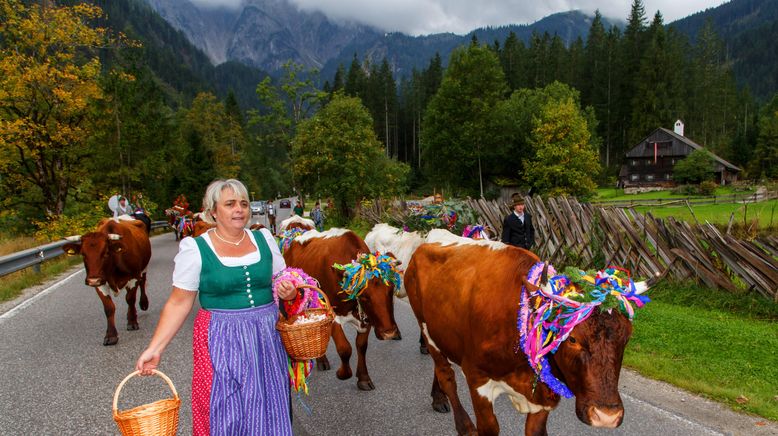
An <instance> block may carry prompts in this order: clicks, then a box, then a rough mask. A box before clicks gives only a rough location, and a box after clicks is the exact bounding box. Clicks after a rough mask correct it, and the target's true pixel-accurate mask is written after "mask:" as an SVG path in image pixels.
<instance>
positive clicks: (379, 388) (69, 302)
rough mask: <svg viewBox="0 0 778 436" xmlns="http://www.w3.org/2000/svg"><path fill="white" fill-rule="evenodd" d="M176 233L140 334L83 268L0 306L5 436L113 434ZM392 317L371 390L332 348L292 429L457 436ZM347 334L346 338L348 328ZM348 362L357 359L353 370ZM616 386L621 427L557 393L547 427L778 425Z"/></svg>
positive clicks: (635, 384) (165, 288) (721, 430)
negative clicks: (581, 411)
mask: <svg viewBox="0 0 778 436" xmlns="http://www.w3.org/2000/svg"><path fill="white" fill-rule="evenodd" d="M279 223H280V220H279ZM173 239H174V238H173V235H172V234H165V235H160V236H157V237H154V238H153V239H152V250H153V256H152V263H151V266H150V268H149V271H148V283H149V299H150V306H151V307H150V309H149V311H148V312H140V314H139V323H140V330H138V331H126V330H125V329H124V327H125V321H124V318H125V313H126V303H124V302H123V301H117V315H116V319H117V328H118V329H119V343H118V344H117V345H115V346H112V347H104V346H103V345H102V339H103V335H104V332H105V316H104V315H103V312H102V305H101V303H100V301H99V299H98V298H97V296H96V295H95V291H94V289H92V288H88V287H87V286H85V285H84V273H83V271H82V269H81V268H74V269H73V270H71V271H70V272H68V273H67V274H65V275H63V276H61V277H59V278H57V279H56V280H55V281H53V282H51V283H48V284H46V285H43V286H40V287H37V288H34V289H30V290H28V291H27V292H25V295H24V296H23V297H22V298H20V299H19V300H16V301H14V302H10V303H6V304H3V305H0V435H111V434H118V429H117V427H116V425H115V423H114V422H113V420H112V416H111V404H112V399H113V394H114V391H115V389H116V386H117V385H118V383H119V382H120V381H121V380H122V378H124V376H126V375H127V374H129V373H130V372H131V371H132V369H133V365H134V362H135V359H136V358H137V356H138V355H139V353H140V352H141V350H142V349H143V348H144V347H145V346H146V344H147V343H148V341H149V339H150V336H151V333H152V332H153V329H154V326H155V325H156V322H157V319H158V317H159V311H160V309H161V307H162V305H163V304H164V301H165V299H166V298H167V295H168V294H169V292H170V277H171V273H172V269H173V256H174V255H175V253H176V251H177V243H176V242H175V241H174V240H173ZM395 313H396V318H397V322H398V325H399V326H400V329H401V331H402V333H403V336H404V339H403V340H402V341H378V340H376V339H375V336H373V337H371V339H370V345H369V350H368V369H369V371H370V375H371V377H372V379H373V382H374V384H375V386H376V390H374V391H371V392H363V391H359V390H358V389H357V387H356V381H355V380H354V379H351V380H347V381H341V380H337V379H336V377H335V371H334V369H335V367H334V365H336V364H337V363H338V362H339V359H338V357H337V354H336V353H335V350H334V347H333V346H332V345H330V349H329V351H328V357H329V359H330V362H331V363H333V370H331V371H327V372H319V371H316V370H314V373H313V375H312V378H311V381H310V386H311V390H310V395H308V396H307V397H304V398H303V399H302V402H301V401H298V400H297V399H294V400H293V409H294V414H295V416H294V428H295V433H296V434H298V435H344V434H345V435H454V434H455V433H456V432H455V430H454V424H453V418H452V416H451V414H439V413H436V412H434V411H433V410H432V408H431V405H430V396H429V390H430V383H431V378H432V367H433V365H432V362H431V359H430V358H429V357H428V356H423V355H420V354H419V352H418V343H417V338H418V330H417V327H416V323H415V321H414V319H413V315H412V312H411V310H410V307H409V306H408V304H407V303H406V302H404V301H397V303H396V308H395ZM192 318H193V316H191V317H190V319H189V321H188V322H187V324H186V325H185V327H184V329H183V330H182V331H181V332H180V333H179V335H178V336H177V337H176V338H175V339H174V340H173V342H172V343H171V345H170V346H169V348H168V350H167V351H166V353H165V355H164V356H163V362H162V365H161V368H160V369H161V370H162V371H164V372H165V373H166V374H167V375H168V376H170V378H171V379H172V380H173V382H174V383H175V385H176V388H177V389H178V392H179V394H180V395H181V398H182V408H181V414H180V426H179V433H180V434H190V433H191V414H190V411H189V398H190V388H189V385H190V379H191V371H192V370H191V364H192V360H191V359H192V358H191V330H192ZM637 328H639V326H637ZM347 332H348V333H349V334H350V335H351V336H352V337H353V330H350V329H347ZM355 355H356V353H355ZM352 359H355V356H354V357H352ZM355 366H356V362H355V361H354V360H352V368H354V367H355ZM458 377H459V390H460V398H461V399H462V401H463V402H464V404H465V407H466V408H468V410H471V407H470V399H469V396H468V394H467V391H466V386H465V384H464V380H463V378H462V377H461V373H458ZM620 390H621V393H622V397H623V400H624V407H625V410H626V416H625V419H624V424H623V425H622V426H621V427H620V428H618V429H616V430H598V429H594V428H591V427H588V426H586V425H584V424H583V423H581V422H580V421H578V419H577V418H576V417H575V412H574V403H573V401H572V400H564V401H563V402H562V403H561V404H560V406H559V408H558V409H557V410H556V411H554V412H552V414H551V417H550V419H549V434H553V435H558V434H565V435H590V434H592V435H594V434H598V435H600V434H614V435H658V436H659V435H661V436H672V435H679V436H681V435H682V436H694V435H718V434H737V435H741V434H742V435H778V425H777V424H776V423H773V422H765V420H760V419H756V418H752V417H748V416H745V415H740V414H736V413H733V412H731V411H729V410H728V409H725V408H723V407H721V406H719V405H717V404H715V403H711V402H708V401H705V400H702V399H700V398H697V397H694V396H692V395H689V394H688V393H685V392H683V391H680V390H678V389H675V388H673V387H670V386H667V385H665V384H662V383H658V382H654V381H651V380H647V379H644V378H642V377H639V376H637V375H635V374H634V373H632V372H629V371H624V372H623V373H622V380H621V383H620ZM168 392H169V390H168V388H167V386H166V385H165V384H164V382H162V381H161V380H160V379H157V378H153V377H152V378H143V379H141V378H134V379H132V380H131V381H130V382H129V383H128V384H127V385H126V386H125V387H124V389H123V390H122V392H121V395H120V401H119V408H120V409H122V410H124V409H127V408H129V407H132V406H136V405H140V404H144V403H149V402H151V401H154V400H157V399H160V398H163V397H166V396H168ZM303 403H304V404H303ZM495 409H496V413H497V417H498V420H499V422H500V425H501V429H502V432H503V434H512V435H515V434H523V424H524V418H523V416H521V415H519V414H517V413H516V412H515V411H514V410H513V409H512V408H511V405H510V403H509V401H508V400H507V399H505V398H504V397H502V398H500V399H498V400H497V403H496V407H495ZM471 416H472V417H473V418H474V415H472V413H471Z"/></svg>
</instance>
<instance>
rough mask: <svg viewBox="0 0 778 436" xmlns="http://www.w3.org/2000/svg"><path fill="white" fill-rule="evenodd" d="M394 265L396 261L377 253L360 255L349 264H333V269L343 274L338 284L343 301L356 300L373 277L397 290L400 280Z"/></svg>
mask: <svg viewBox="0 0 778 436" xmlns="http://www.w3.org/2000/svg"><path fill="white" fill-rule="evenodd" d="M396 264H397V259H395V258H393V257H392V256H387V255H384V254H381V253H380V252H378V251H376V252H375V253H362V254H360V255H359V256H358V257H357V258H356V259H355V260H352V261H351V263H349V264H345V265H341V264H339V263H336V264H333V265H332V267H333V268H335V269H339V270H341V271H343V272H344V273H343V279H342V280H341V282H340V288H341V291H340V292H341V293H344V294H346V297H345V298H344V299H343V301H348V300H355V299H357V298H358V297H359V295H360V294H361V293H362V291H364V290H365V288H367V282H368V281H370V279H372V278H374V277H378V278H380V279H381V280H382V281H383V282H384V284H386V285H389V284H390V283H391V284H392V285H394V288H395V289H399V288H400V285H401V284H402V278H401V277H400V273H399V272H398V271H397V267H396Z"/></svg>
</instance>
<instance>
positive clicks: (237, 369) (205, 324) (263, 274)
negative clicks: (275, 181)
mask: <svg viewBox="0 0 778 436" xmlns="http://www.w3.org/2000/svg"><path fill="white" fill-rule="evenodd" d="M203 210H204V211H206V213H205V214H204V215H205V220H206V221H209V222H211V223H215V224H216V227H215V228H213V229H211V230H209V231H208V232H206V233H205V234H203V235H201V236H199V237H197V238H184V239H182V240H181V243H180V246H179V251H178V254H177V255H176V257H175V269H174V271H173V291H172V293H171V294H170V297H169V298H168V301H167V303H165V307H164V308H163V310H162V314H161V315H160V319H159V323H158V324H157V329H156V330H155V332H154V336H153V337H152V338H151V342H150V343H149V346H148V348H146V350H145V351H143V353H142V354H141V355H140V357H139V358H138V361H137V363H136V365H135V366H136V369H137V370H139V371H141V373H142V374H143V375H150V374H151V370H152V369H155V368H156V367H157V366H158V365H159V362H160V359H161V357H162V352H163V351H164V350H165V347H166V346H167V345H168V344H169V343H170V341H171V340H172V339H173V337H174V336H175V335H176V333H177V332H178V330H179V329H180V328H181V326H182V325H183V323H184V321H185V320H186V318H187V316H188V315H189V312H190V311H191V310H192V307H193V306H194V301H195V298H196V297H199V302H200V306H201V308H200V309H199V311H198V313H197V317H196V318H195V321H194V333H193V340H192V346H193V355H194V371H193V374H192V432H193V434H195V435H291V434H292V423H291V414H290V401H289V393H290V391H289V380H288V376H287V354H286V351H285V350H284V347H283V344H282V343H281V338H280V336H279V334H278V332H277V331H276V329H275V325H276V320H277V319H278V308H277V307H276V305H275V304H274V302H273V294H272V277H273V275H274V274H275V273H276V272H278V271H280V270H282V269H283V268H285V266H286V265H285V263H284V258H283V257H282V256H281V253H280V251H279V249H278V245H276V243H275V240H274V239H273V235H271V234H270V232H269V231H267V230H266V229H261V230H260V231H249V230H246V229H245V226H246V223H247V222H248V220H249V218H250V216H251V212H250V210H249V200H248V192H247V190H246V187H245V186H244V185H243V183H241V182H240V181H238V180H235V179H229V180H216V181H214V182H212V183H211V184H210V185H209V186H208V188H207V189H206V191H205V197H204V198H203ZM278 288H279V290H278V296H279V298H281V299H285V300H287V299H293V298H294V297H295V296H296V294H297V291H296V289H295V288H294V285H293V284H292V283H291V282H288V281H287V282H283V283H279V285H278ZM198 291H199V292H198Z"/></svg>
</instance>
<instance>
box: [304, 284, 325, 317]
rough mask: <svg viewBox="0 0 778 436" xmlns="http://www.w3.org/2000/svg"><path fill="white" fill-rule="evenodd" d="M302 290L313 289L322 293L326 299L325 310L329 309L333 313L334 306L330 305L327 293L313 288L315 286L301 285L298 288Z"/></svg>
mask: <svg viewBox="0 0 778 436" xmlns="http://www.w3.org/2000/svg"><path fill="white" fill-rule="evenodd" d="M302 288H310V289H313V290H315V291H316V292H318V293H320V294H321V295H322V296H323V297H324V304H325V306H324V308H325V309H327V310H328V311H329V312H332V304H330V299H329V298H328V297H327V293H326V292H324V291H322V290H321V289H319V288H317V287H316V286H313V285H299V286H297V289H302Z"/></svg>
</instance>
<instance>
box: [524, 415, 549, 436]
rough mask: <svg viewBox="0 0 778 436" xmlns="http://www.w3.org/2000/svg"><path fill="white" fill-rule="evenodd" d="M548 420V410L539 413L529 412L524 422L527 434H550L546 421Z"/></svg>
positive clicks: (541, 435) (542, 435) (536, 435)
mask: <svg viewBox="0 0 778 436" xmlns="http://www.w3.org/2000/svg"><path fill="white" fill-rule="evenodd" d="M547 421H548V410H541V411H540V412H537V413H528V414H527V422H526V423H525V424H524V434H525V436H548V431H547V430H546V422H547Z"/></svg>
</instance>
